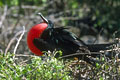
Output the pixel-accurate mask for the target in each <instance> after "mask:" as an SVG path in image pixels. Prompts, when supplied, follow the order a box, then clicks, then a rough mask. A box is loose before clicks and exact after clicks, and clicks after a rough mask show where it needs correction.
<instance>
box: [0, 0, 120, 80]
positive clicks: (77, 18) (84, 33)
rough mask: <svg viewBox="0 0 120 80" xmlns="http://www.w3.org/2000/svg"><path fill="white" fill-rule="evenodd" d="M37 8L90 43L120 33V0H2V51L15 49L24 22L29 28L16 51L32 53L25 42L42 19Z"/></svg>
mask: <svg viewBox="0 0 120 80" xmlns="http://www.w3.org/2000/svg"><path fill="white" fill-rule="evenodd" d="M38 12H41V13H42V14H43V15H44V16H45V17H46V18H47V19H50V20H52V21H53V22H54V23H55V26H56V27H60V26H63V27H67V28H70V29H69V30H70V31H72V32H73V33H75V34H76V35H77V36H78V37H79V38H81V39H82V40H84V41H85V42H86V43H88V44H91V43H103V42H108V41H111V39H114V38H115V37H118V38H119V37H120V0H0V51H1V53H5V54H7V53H8V52H11V53H13V52H14V48H15V46H16V43H17V41H18V38H19V36H20V34H21V31H23V27H22V26H25V30H26V32H25V34H24V36H23V38H22V40H21V42H20V44H19V47H18V48H17V52H16V54H25V55H28V54H30V53H31V52H30V51H29V49H28V47H27V46H26V45H27V44H26V35H27V31H28V30H29V29H30V28H31V27H32V26H33V25H35V24H37V23H40V22H41V21H42V20H41V18H40V17H39V16H38V15H36V14H37V13H38ZM31 54H32V53H31ZM19 59H20V60H23V59H27V58H26V57H25V58H24V57H22V58H21V57H19ZM101 80H102V79H101Z"/></svg>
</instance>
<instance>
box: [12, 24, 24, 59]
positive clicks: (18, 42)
mask: <svg viewBox="0 0 120 80" xmlns="http://www.w3.org/2000/svg"><path fill="white" fill-rule="evenodd" d="M24 33H25V27H24V26H23V31H22V34H21V35H20V37H19V39H18V41H17V44H16V46H15V48H14V52H13V53H14V54H15V53H16V50H17V48H18V45H19V44H20V41H21V39H22V37H23V35H24ZM14 58H15V55H14V56H13V59H14Z"/></svg>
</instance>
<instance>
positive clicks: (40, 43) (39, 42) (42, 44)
mask: <svg viewBox="0 0 120 80" xmlns="http://www.w3.org/2000/svg"><path fill="white" fill-rule="evenodd" d="M33 43H34V45H35V46H36V47H37V48H38V49H40V50H41V51H48V50H53V47H51V46H50V45H49V43H47V42H46V41H44V40H43V39H40V38H35V39H34V40H33Z"/></svg>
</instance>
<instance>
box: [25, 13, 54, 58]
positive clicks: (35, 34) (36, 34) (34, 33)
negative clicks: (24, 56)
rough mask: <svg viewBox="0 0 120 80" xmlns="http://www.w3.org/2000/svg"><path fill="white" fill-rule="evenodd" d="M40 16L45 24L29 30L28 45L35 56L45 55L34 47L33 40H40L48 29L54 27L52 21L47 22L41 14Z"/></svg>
mask: <svg viewBox="0 0 120 80" xmlns="http://www.w3.org/2000/svg"><path fill="white" fill-rule="evenodd" d="M38 15H39V16H40V17H41V18H42V20H43V22H42V23H39V24H36V25H34V26H33V27H32V28H31V29H30V30H29V32H28V35H27V45H28V47H29V49H30V50H31V51H32V52H33V53H34V54H36V55H38V56H40V55H42V54H43V53H42V52H41V51H40V50H39V49H38V48H37V47H36V46H35V45H34V43H33V40H34V39H35V38H40V37H41V35H42V33H43V32H44V30H46V29H47V28H48V27H51V28H52V27H53V26H54V25H53V23H52V22H51V21H50V20H47V19H46V18H45V17H44V16H43V15H42V14H41V13H38Z"/></svg>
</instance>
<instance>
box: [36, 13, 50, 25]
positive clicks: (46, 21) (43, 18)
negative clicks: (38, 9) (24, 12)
mask: <svg viewBox="0 0 120 80" xmlns="http://www.w3.org/2000/svg"><path fill="white" fill-rule="evenodd" d="M38 15H39V16H40V17H41V18H42V20H43V21H44V22H45V23H47V24H48V20H47V19H46V18H45V17H44V16H43V15H42V14H41V13H38Z"/></svg>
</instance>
